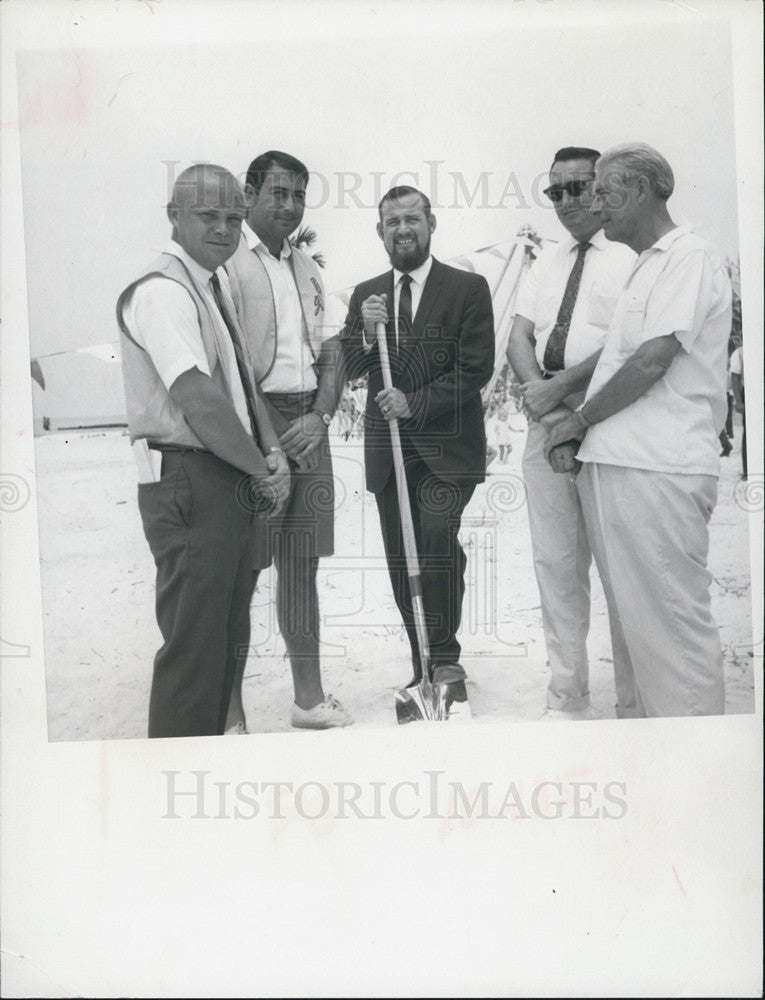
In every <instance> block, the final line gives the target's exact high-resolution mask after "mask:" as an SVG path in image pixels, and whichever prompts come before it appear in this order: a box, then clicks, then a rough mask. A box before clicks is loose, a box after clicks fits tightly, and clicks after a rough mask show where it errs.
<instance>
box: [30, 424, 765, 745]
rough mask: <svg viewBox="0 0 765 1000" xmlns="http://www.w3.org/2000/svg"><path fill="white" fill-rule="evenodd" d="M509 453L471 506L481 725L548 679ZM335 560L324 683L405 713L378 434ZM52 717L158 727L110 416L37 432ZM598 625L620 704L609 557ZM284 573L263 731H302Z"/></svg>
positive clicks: (593, 641) (731, 623) (529, 710)
mask: <svg viewBox="0 0 765 1000" xmlns="http://www.w3.org/2000/svg"><path fill="white" fill-rule="evenodd" d="M512 419H513V421H514V422H515V423H514V428H515V431H516V432H515V433H514V434H513V451H512V454H511V455H510V457H509V460H508V462H507V463H506V464H504V465H503V464H499V463H497V462H496V461H495V462H494V463H493V464H492V465H491V466H490V473H491V474H490V475H489V477H488V478H487V481H486V483H485V484H483V485H482V486H480V487H479V488H478V489H477V490H476V493H475V495H474V497H473V499H472V501H471V503H470V505H469V507H468V508H467V511H466V513H465V516H464V517H463V529H462V533H461V538H462V540H463V545H464V546H465V548H466V551H467V553H468V570H467V577H466V579H467V590H466V594H465V601H464V605H463V609H464V610H463V622H462V627H461V630H460V641H461V643H462V647H463V656H462V660H461V662H462V663H463V665H464V666H465V668H466V670H467V673H468V676H469V692H470V698H471V703H472V706H473V713H474V717H475V721H476V723H503V722H509V723H512V722H518V721H531V720H534V719H537V718H539V717H540V716H541V714H542V712H543V711H544V707H545V691H546V686H547V680H548V672H547V666H546V655H545V647H544V638H543V634H542V628H541V621H540V609H539V595H538V592H537V588H536V582H535V579H534V573H533V568H532V562H531V541H530V537H529V529H528V520H527V513H526V510H525V496H524V490H523V481H522V477H521V467H520V462H521V455H522V453H523V446H524V441H525V429H524V428H523V418H522V417H520V416H515V417H513V418H512ZM740 443H741V434H740V427H737V435H736V438H735V441H734V445H735V450H734V452H733V454H732V455H731V456H730V457H729V458H727V459H724V460H722V474H721V478H720V490H719V501H718V505H717V509H716V511H715V514H714V517H713V520H712V525H711V547H710V559H709V567H710V570H711V572H712V574H713V577H714V582H713V584H712V596H713V610H714V614H715V617H716V620H717V622H718V624H719V626H720V635H721V640H722V644H723V649H724V654H725V685H726V712H728V713H741V712H751V711H753V710H754V690H753V658H752V625H751V588H750V571H749V541H748V530H747V514H746V512H745V510H744V509H743V508H744V505H743V504H742V503H741V486H742V484H741V483H740V482H739V474H740V467H741V459H740V453H739V448H740ZM332 446H333V456H334V464H335V475H336V480H337V498H336V521H335V525H336V531H335V534H336V544H335V555H334V556H333V557H331V558H327V559H323V560H322V562H321V564H320V569H319V597H320V605H321V613H322V671H323V677H324V688H325V691H327V692H331V693H332V694H334V695H335V696H336V697H338V698H340V699H341V700H342V701H343V703H344V704H345V705H346V706H347V707H348V708H349V709H350V711H351V712H352V713H353V715H354V717H355V719H356V722H357V725H361V726H381V725H382V726H387V725H391V726H393V725H396V720H395V711H394V701H393V696H394V692H395V690H396V688H397V687H399V686H400V685H402V684H404V683H406V682H407V681H408V680H409V678H410V677H411V665H410V657H409V647H408V643H407V641H406V638H405V635H404V632H403V628H402V626H401V624H400V619H399V617H398V612H397V609H396V607H395V605H394V603H393V597H392V594H391V590H390V584H389V580H388V575H387V570H386V568H385V560H384V557H383V551H382V542H381V539H380V534H379V524H378V520H377V511H376V507H375V503H374V498H373V497H372V495H371V494H370V493H367V492H366V491H365V489H364V486H363V456H362V442H361V441H359V440H353V441H351V442H344V441H343V440H342V439H341V438H338V437H333V439H332ZM36 455H37V483H38V511H39V527H40V559H41V563H42V567H41V569H42V590H43V594H42V596H43V615H44V636H45V667H46V685H47V712H48V725H49V738H50V740H54V741H55V740H101V739H104V740H105V739H139V738H143V737H144V736H145V735H146V722H147V711H148V699H149V689H150V684H151V672H152V660H153V656H154V653H155V651H156V649H157V647H158V646H159V644H160V641H161V639H160V634H159V630H158V628H157V625H156V620H155V616H154V564H153V561H152V558H151V555H150V553H149V548H148V545H147V544H146V540H145V539H144V536H143V531H142V528H141V522H140V517H139V514H138V509H137V504H136V470H135V466H134V461H133V457H132V454H131V451H130V446H129V442H128V438H127V435H126V433H125V432H123V431H119V430H98V429H93V430H90V431H84V432H68V433H54V434H47V435H42V436H40V437H38V438H37V440H36ZM592 577H593V588H592V589H593V604H592V616H591V629H590V638H589V653H590V687H591V697H592V706H593V709H594V712H595V714H596V715H597V716H598V717H599V718H613V717H614V703H615V694H614V681H613V668H612V663H611V650H610V641H609V637H608V619H607V613H606V607H605V601H604V598H603V593H602V590H601V588H600V582H599V580H598V579H597V573H596V571H595V568H594V566H593V570H592ZM273 594H274V585H273V579H272V571H268V572H266V573H263V574H262V575H261V579H260V582H259V585H258V589H257V591H256V594H255V598H254V601H253V605H252V639H251V648H250V654H249V657H248V661H247V667H246V672H245V683H244V692H243V693H244V702H245V708H246V711H247V724H248V730H249V731H250V732H282V731H291V732H295V730H292V729H291V727H290V724H289V713H290V706H291V702H292V684H291V677H290V670H289V663H288V662H287V660H286V659H285V658H284V646H283V643H282V641H281V638H280V636H279V635H278V630H277V628H276V624H275V611H274V605H273Z"/></svg>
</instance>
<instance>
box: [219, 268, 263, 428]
mask: <svg viewBox="0 0 765 1000" xmlns="http://www.w3.org/2000/svg"><path fill="white" fill-rule="evenodd" d="M210 287H211V288H212V291H213V297H214V298H215V303H216V305H217V306H218V311H219V312H220V314H221V316H222V317H223V322H224V323H225V324H226V329H227V330H228V333H229V336H230V337H231V343H232V344H233V345H234V355H235V356H236V367H237V368H238V369H239V378H240V379H241V380H242V390H243V391H244V398H245V402H246V403H247V413H248V414H249V417H250V428H251V430H252V436H253V438H254V440H255V442H256V443H257V442H259V440H260V439H259V437H258V421H257V419H256V417H255V400H254V399H253V393H252V386H251V384H250V377H249V374H248V372H247V365H246V364H245V361H244V352H243V350H242V345H241V342H240V340H239V334H238V332H237V329H236V326H235V325H234V324H233V323H232V322H231V320H230V319H229V317H228V313H227V312H226V309H225V306H224V305H223V295H222V294H221V287H220V279H219V278H218V275H217V274H213V276H212V277H211V278H210Z"/></svg>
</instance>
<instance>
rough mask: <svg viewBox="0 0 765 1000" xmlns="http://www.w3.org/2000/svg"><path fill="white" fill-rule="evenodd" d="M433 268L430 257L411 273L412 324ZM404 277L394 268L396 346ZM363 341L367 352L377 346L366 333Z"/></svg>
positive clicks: (363, 334)
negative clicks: (399, 305)
mask: <svg viewBox="0 0 765 1000" xmlns="http://www.w3.org/2000/svg"><path fill="white" fill-rule="evenodd" d="M432 266H433V258H432V257H428V259H427V260H426V261H425V263H424V264H420V266H419V267H418V268H415V270H414V271H409V277H410V278H411V279H412V281H411V283H410V285H409V288H410V290H411V293H412V322H413V323H414V318H415V316H416V315H417V310H418V309H419V307H420V300H421V299H422V290H423V288H424V287H425V282H426V281H427V280H428V275H429V274H430V269H431V267H432ZM403 276H404V272H403V271H399V270H397V269H396V268H395V267H394V268H393V318H394V330H395V331H396V346H398V343H399V332H398V304H399V302H400V301H401V279H402V278H403ZM362 340H363V343H364V348H365V350H367V351H371V350H372V348H373V347H374V345H375V342H374V341H371V343H370V342H369V341H367V336H366V331H364V332H363V333H362Z"/></svg>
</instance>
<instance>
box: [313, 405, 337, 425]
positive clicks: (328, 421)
mask: <svg viewBox="0 0 765 1000" xmlns="http://www.w3.org/2000/svg"><path fill="white" fill-rule="evenodd" d="M310 412H311V413H315V414H316V415H317V416H319V417H321V419H322V420H323V421H324V426H325V427H329V425H330V424H331V423H332V417H331V416H330V415H329V413H322V412H321V410H317V409H316V408H315V407H313V406H312V407H311V410H310Z"/></svg>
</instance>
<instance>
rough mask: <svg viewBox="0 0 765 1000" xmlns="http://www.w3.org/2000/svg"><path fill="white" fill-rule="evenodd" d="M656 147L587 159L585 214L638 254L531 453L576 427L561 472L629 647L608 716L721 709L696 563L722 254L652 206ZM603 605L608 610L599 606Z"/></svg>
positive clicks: (708, 507)
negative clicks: (587, 376) (576, 495)
mask: <svg viewBox="0 0 765 1000" xmlns="http://www.w3.org/2000/svg"><path fill="white" fill-rule="evenodd" d="M673 188H674V177H673V174H672V169H671V167H670V165H669V163H667V161H666V159H665V158H664V157H663V156H662V155H661V154H660V153H658V152H657V151H656V150H655V149H653V148H652V147H651V146H648V145H646V144H632V143H631V144H624V145H621V146H616V147H614V148H613V149H610V150H609V151H608V152H606V153H604V154H603V156H601V158H600V159H599V160H598V162H597V163H596V166H595V187H594V192H595V198H594V200H593V203H592V211H593V212H597V213H599V215H600V218H601V220H602V224H603V231H604V233H605V234H606V236H607V237H608V239H610V240H615V241H617V242H619V243H625V244H626V245H627V246H629V247H631V248H632V249H633V250H634V251H635V253H637V254H638V259H637V261H636V263H635V266H634V268H633V270H632V273H631V275H630V277H629V279H628V281H627V284H626V286H625V289H624V291H623V293H622V295H621V296H620V298H619V301H618V303H617V306H616V310H615V313H614V317H613V320H612V322H611V326H610V328H609V333H608V338H607V340H606V345H605V347H604V349H603V353H602V354H601V356H600V360H599V361H598V365H597V367H596V369H595V372H594V374H593V377H592V380H591V382H590V385H589V388H588V390H587V396H586V399H585V402H584V405H583V406H582V408H581V409H580V410H578V411H577V412H576V413H575V414H573V415H572V416H571V417H568V418H567V419H565V420H564V421H562V422H561V423H560V424H557V425H556V426H555V427H554V428H553V430H552V432H551V434H550V437H549V438H548V442H547V445H546V450H547V453H548V454H551V455H553V458H554V449H555V448H556V447H557V446H558V445H559V444H561V443H562V442H566V441H570V440H572V439H579V440H582V445H581V447H580V449H579V452H578V459H579V460H580V461H581V462H582V463H583V466H582V470H581V472H580V474H579V476H578V480H577V485H578V488H579V492H580V496H581V498H582V505H583V508H584V512H585V518H586V521H587V529H588V534H589V536H590V541H591V544H592V546H593V551H594V554H595V558H596V560H597V563H598V568H599V570H600V575H601V578H602V580H603V585H604V588H605V590H606V594H607V596H608V599H609V613H610V614H611V616H612V627H615V628H616V629H617V630H618V631H620V632H621V633H622V634H623V637H624V642H625V646H626V649H627V650H628V653H629V656H628V659H627V660H626V662H625V663H623V664H622V665H621V667H620V668H618V669H617V673H616V683H617V696H618V701H619V706H620V713H619V714H620V715H622V716H633V717H635V716H638V717H640V716H679V715H716V714H721V713H723V712H724V709H725V691H724V685H723V663H722V651H721V647H720V638H719V633H718V630H717V626H716V624H715V622H714V620H713V618H712V613H711V602H710V594H709V583H710V581H711V576H710V574H709V572H708V570H707V568H706V561H707V552H708V547H709V532H708V524H709V519H710V517H711V515H712V511H713V509H714V506H715V503H716V500H717V477H718V473H719V442H718V433H719V429H720V427H722V426H723V424H724V422H725V413H726V395H725V392H726V359H727V344H728V336H729V334H730V324H731V287H730V280H729V278H728V274H727V271H726V269H725V265H724V264H723V261H722V260H721V258H720V257H719V255H718V254H717V253H716V251H715V250H714V248H713V247H712V246H710V244H709V243H707V242H706V241H704V240H702V239H700V238H699V237H698V236H696V235H695V234H694V233H693V232H692V230H691V228H690V227H689V226H676V225H675V223H674V222H673V221H672V219H671V217H670V215H669V212H668V211H667V199H668V198H669V197H670V195H671V194H672V191H673ZM614 617H615V618H616V620H615V621H613V618H614Z"/></svg>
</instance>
